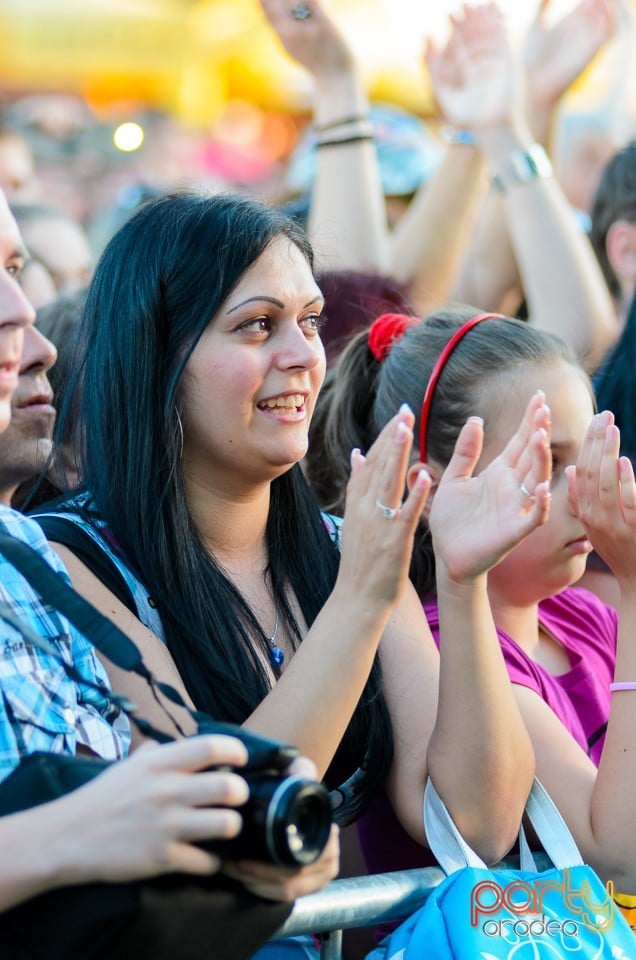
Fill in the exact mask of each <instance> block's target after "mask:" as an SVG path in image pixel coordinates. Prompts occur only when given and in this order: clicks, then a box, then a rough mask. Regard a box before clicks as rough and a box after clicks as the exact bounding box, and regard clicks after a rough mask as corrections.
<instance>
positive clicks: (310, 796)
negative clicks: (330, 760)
mask: <svg viewBox="0 0 636 960" xmlns="http://www.w3.org/2000/svg"><path fill="white" fill-rule="evenodd" d="M266 829H267V835H268V847H269V849H270V853H271V855H272V857H274V858H275V859H276V861H277V862H278V863H286V864H291V865H305V864H308V863H313V862H314V861H315V860H317V859H318V857H319V856H320V854H321V853H322V851H323V850H324V848H325V844H326V843H327V839H328V837H329V832H330V829H331V805H330V802H329V794H328V793H327V790H326V789H325V787H324V786H323V785H322V784H320V783H316V782H315V781H313V780H305V779H303V778H302V777H287V779H286V780H283V781H282V782H281V784H280V787H279V788H278V790H277V791H276V793H275V794H274V796H273V797H272V799H271V802H270V810H269V813H268V818H267V828H266Z"/></svg>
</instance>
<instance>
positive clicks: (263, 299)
mask: <svg viewBox="0 0 636 960" xmlns="http://www.w3.org/2000/svg"><path fill="white" fill-rule="evenodd" d="M319 300H323V298H322V296H321V295H320V294H319V293H318V294H316V296H315V297H312V298H311V300H308V301H307V303H305V304H304V305H303V310H306V309H307V307H310V306H311V305H312V303H316V302H317V301H319ZM255 302H256V303H272V304H273V305H274V306H275V307H279V308H280V309H281V310H283V309H284V307H285V304H284V303H283V302H282V301H281V300H277V299H276V297H266V296H261V297H248V298H247V300H241V302H240V303H237V304H236V306H234V307H232V308H231V309H230V310H228V314H230V313H234V311H235V310H239V309H240V308H241V307H244V306H245V304H246V303H255Z"/></svg>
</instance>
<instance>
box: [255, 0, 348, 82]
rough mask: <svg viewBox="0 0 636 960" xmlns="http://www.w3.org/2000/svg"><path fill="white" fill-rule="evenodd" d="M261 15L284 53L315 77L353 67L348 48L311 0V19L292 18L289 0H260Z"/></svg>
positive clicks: (331, 23)
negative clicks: (279, 42)
mask: <svg viewBox="0 0 636 960" xmlns="http://www.w3.org/2000/svg"><path fill="white" fill-rule="evenodd" d="M260 3H261V7H262V8H263V12H264V13H265V16H266V17H267V19H268V21H269V23H270V24H271V26H272V27H273V28H274V30H275V31H276V33H277V34H278V36H279V38H280V41H281V43H282V44H283V46H284V48H285V50H286V51H287V53H289V54H290V56H292V57H293V58H294V59H295V60H297V61H298V63H301V64H302V65H303V66H304V67H306V69H307V70H309V72H310V73H311V74H313V75H314V76H316V77H322V78H324V77H327V76H329V75H331V74H334V73H339V72H342V71H345V72H348V71H349V70H350V69H352V68H353V65H354V60H353V56H352V54H351V51H350V49H349V46H348V44H347V42H346V40H345V39H344V37H343V35H342V34H341V33H340V31H339V30H338V28H337V27H336V25H335V24H334V22H333V21H332V20H330V19H329V17H328V16H327V14H326V13H325V11H324V10H323V8H322V7H321V5H320V3H319V2H317V0H311V2H310V4H309V6H310V9H311V16H310V17H308V18H307V19H305V20H302V19H301V20H299V19H295V18H294V17H293V16H292V15H291V12H290V11H291V8H292V6H293V4H292V3H291V2H290V0H260Z"/></svg>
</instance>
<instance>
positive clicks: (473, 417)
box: [468, 414, 484, 427]
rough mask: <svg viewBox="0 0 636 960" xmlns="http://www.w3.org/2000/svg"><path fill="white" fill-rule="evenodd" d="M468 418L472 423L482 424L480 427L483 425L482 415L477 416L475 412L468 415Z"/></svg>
mask: <svg viewBox="0 0 636 960" xmlns="http://www.w3.org/2000/svg"><path fill="white" fill-rule="evenodd" d="M468 419H469V420H472V421H473V422H474V423H480V424H481V425H482V427H483V425H484V418H483V417H479V416H477V415H476V414H475V415H474V416H472V417H469V418H468Z"/></svg>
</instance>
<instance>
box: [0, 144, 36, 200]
mask: <svg viewBox="0 0 636 960" xmlns="http://www.w3.org/2000/svg"><path fill="white" fill-rule="evenodd" d="M0 187H1V188H2V189H3V190H4V193H5V195H6V197H7V198H8V200H9V201H10V202H11V201H14V200H32V199H35V198H36V196H37V192H38V191H37V185H36V181H35V166H34V161H33V155H32V153H31V150H30V148H29V146H28V144H27V143H26V141H25V140H24V139H23V138H22V137H21V136H20V135H19V134H18V133H11V132H5V133H2V134H0Z"/></svg>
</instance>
